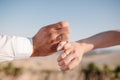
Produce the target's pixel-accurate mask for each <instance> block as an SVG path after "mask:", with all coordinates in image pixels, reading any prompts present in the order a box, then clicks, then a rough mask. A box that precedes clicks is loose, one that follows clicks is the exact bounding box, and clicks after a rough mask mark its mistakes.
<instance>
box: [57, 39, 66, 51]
mask: <svg viewBox="0 0 120 80" xmlns="http://www.w3.org/2000/svg"><path fill="white" fill-rule="evenodd" d="M66 43H67V42H66V41H63V42H61V43H59V44H58V47H57V51H60V50H61V49H62V47H63V46H64V45H65V44H66Z"/></svg>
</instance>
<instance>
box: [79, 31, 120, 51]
mask: <svg viewBox="0 0 120 80" xmlns="http://www.w3.org/2000/svg"><path fill="white" fill-rule="evenodd" d="M77 42H78V43H80V44H81V43H82V44H84V45H85V46H86V52H87V51H90V50H93V49H98V48H105V47H110V46H115V45H120V30H113V31H106V32H102V33H99V34H96V35H94V36H91V37H89V38H86V39H82V40H79V41H77Z"/></svg>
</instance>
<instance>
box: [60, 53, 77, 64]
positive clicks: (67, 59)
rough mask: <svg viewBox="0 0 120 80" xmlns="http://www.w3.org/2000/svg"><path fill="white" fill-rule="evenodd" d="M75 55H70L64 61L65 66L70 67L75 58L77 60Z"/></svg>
mask: <svg viewBox="0 0 120 80" xmlns="http://www.w3.org/2000/svg"><path fill="white" fill-rule="evenodd" d="M75 57H76V56H75V54H74V53H72V52H71V53H69V54H68V55H67V56H66V57H65V58H64V60H63V61H62V62H63V65H68V64H69V63H70V62H71V61H72V60H73V59H74V58H75Z"/></svg>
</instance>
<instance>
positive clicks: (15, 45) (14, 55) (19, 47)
mask: <svg viewBox="0 0 120 80" xmlns="http://www.w3.org/2000/svg"><path fill="white" fill-rule="evenodd" d="M32 51H33V45H32V39H30V38H25V37H16V36H8V35H0V62H3V61H11V60H19V59H26V58H29V57H30V56H31V54H32Z"/></svg>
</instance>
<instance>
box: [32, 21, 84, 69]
mask: <svg viewBox="0 0 120 80" xmlns="http://www.w3.org/2000/svg"><path fill="white" fill-rule="evenodd" d="M69 33H70V28H69V24H68V22H66V21H62V22H59V23H56V24H51V25H48V26H45V27H42V28H41V29H40V30H39V31H38V33H37V34H36V35H35V36H33V38H32V40H33V53H32V55H31V56H32V57H34V56H48V55H51V54H53V53H54V52H57V51H60V50H64V52H63V53H62V54H60V55H59V57H58V59H57V61H58V65H59V66H60V69H61V70H62V71H67V70H70V69H72V68H74V67H75V66H77V65H78V64H79V63H80V61H81V59H82V56H83V53H84V51H85V48H84V47H83V46H84V45H82V44H80V43H78V42H69Z"/></svg>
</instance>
